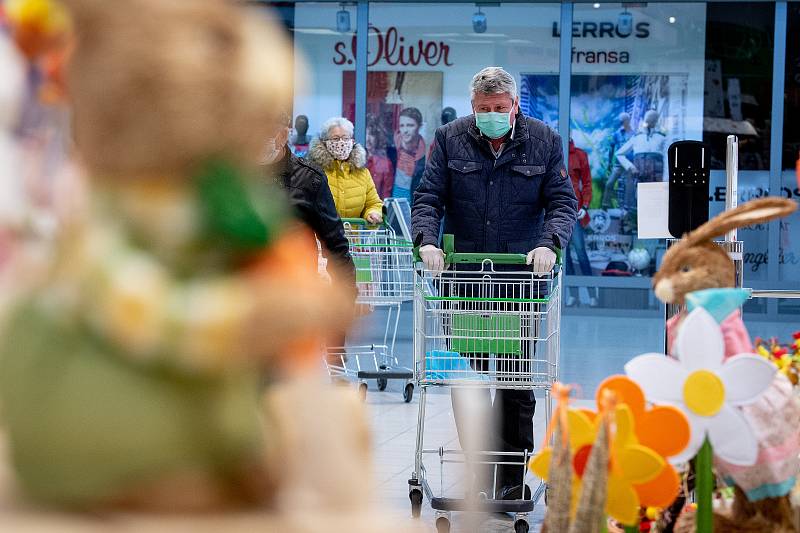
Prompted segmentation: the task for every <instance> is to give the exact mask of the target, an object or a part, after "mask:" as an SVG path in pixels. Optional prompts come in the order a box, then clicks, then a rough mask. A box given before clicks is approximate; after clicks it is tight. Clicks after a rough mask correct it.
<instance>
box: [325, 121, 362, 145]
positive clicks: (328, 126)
mask: <svg viewBox="0 0 800 533" xmlns="http://www.w3.org/2000/svg"><path fill="white" fill-rule="evenodd" d="M337 126H338V127H340V128H342V129H343V130H344V131H345V133H347V134H348V135H349V136H350V137H352V136H353V132H354V131H355V126H353V123H352V122H350V121H349V120H347V119H346V118H344V117H331V118H329V119H328V120H326V121H325V122H323V123H322V128H321V129H320V132H319V138H320V139H322V140H323V141H324V140H325V139H327V138H328V133H329V132H330V131H331V130H332V129H333V128H335V127H337Z"/></svg>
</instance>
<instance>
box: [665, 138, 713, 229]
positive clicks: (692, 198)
mask: <svg viewBox="0 0 800 533" xmlns="http://www.w3.org/2000/svg"><path fill="white" fill-rule="evenodd" d="M668 160H669V232H670V233H671V234H672V235H674V236H675V237H677V238H680V237H681V236H682V235H683V234H684V233H687V232H689V231H692V230H693V229H695V228H697V227H698V226H700V225H701V224H703V223H705V222H708V194H709V187H710V179H711V150H710V149H709V147H708V145H706V144H705V143H702V142H700V141H678V142H674V143H672V144H671V145H670V146H669V150H668Z"/></svg>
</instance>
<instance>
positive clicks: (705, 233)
mask: <svg viewBox="0 0 800 533" xmlns="http://www.w3.org/2000/svg"><path fill="white" fill-rule="evenodd" d="M796 209H797V204H796V203H795V202H793V201H792V200H787V199H786V198H776V197H768V198H759V199H758V200H751V201H749V202H747V203H745V204H742V205H740V206H739V207H737V208H736V209H732V210H730V211H725V212H724V213H722V214H720V215H718V216H716V217H714V218H712V219H711V220H709V221H708V222H706V223H705V224H703V225H702V226H700V227H699V228H697V229H696V230H694V231H693V232H691V233H689V235H687V236H686V240H687V241H689V242H690V243H698V242H702V241H710V240H713V239H714V238H716V237H721V236H722V235H725V234H726V233H728V232H729V231H730V230H732V229H735V228H743V227H745V226H750V225H751V224H758V223H761V222H768V221H770V220H774V219H776V218H781V217H785V216H786V215H790V214H791V213H793V212H794V211H795V210H796Z"/></svg>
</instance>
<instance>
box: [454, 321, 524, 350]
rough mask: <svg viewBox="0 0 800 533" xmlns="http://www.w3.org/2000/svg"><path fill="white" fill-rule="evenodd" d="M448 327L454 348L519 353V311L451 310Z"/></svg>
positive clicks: (520, 347)
mask: <svg viewBox="0 0 800 533" xmlns="http://www.w3.org/2000/svg"><path fill="white" fill-rule="evenodd" d="M451 330H452V331H451V335H452V336H453V337H454V338H453V339H452V340H451V342H450V349H451V350H453V351H454V352H459V353H462V354H466V353H485V354H495V355H522V342H521V341H520V318H519V315H506V314H503V315H496V314H464V313H454V314H453V320H452V328H451ZM455 337H461V338H455Z"/></svg>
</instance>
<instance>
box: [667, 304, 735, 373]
mask: <svg viewBox="0 0 800 533" xmlns="http://www.w3.org/2000/svg"><path fill="white" fill-rule="evenodd" d="M673 355H675V356H677V357H678V359H680V361H681V364H682V365H683V367H684V368H686V369H687V370H689V371H690V372H691V371H693V370H700V369H703V368H707V369H717V368H719V366H720V365H721V364H722V360H723V358H724V357H725V340H724V339H723V338H722V330H721V329H720V327H719V324H717V321H716V320H714V317H712V316H711V315H710V314H709V312H708V311H706V310H705V309H703V308H701V307H699V308H697V309H695V310H694V311H692V312H691V313H689V316H687V317H686V319H685V320H684V321H683V324H681V328H680V331H679V332H678V338H677V339H676V340H675V346H674V348H673Z"/></svg>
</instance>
